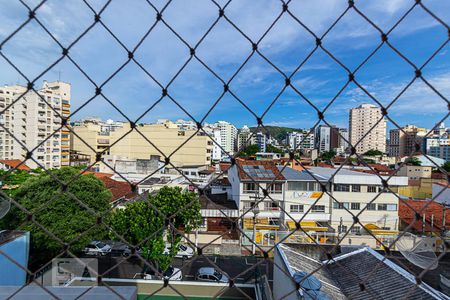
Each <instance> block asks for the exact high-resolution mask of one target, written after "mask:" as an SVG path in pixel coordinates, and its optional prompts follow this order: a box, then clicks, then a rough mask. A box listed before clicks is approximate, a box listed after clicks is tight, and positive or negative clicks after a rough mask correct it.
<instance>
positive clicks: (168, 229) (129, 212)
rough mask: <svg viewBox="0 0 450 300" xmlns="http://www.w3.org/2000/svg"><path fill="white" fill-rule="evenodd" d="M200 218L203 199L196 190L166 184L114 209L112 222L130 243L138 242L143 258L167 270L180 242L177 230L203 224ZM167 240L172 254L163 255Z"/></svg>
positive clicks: (189, 229)
mask: <svg viewBox="0 0 450 300" xmlns="http://www.w3.org/2000/svg"><path fill="white" fill-rule="evenodd" d="M201 220H202V218H201V214H200V201H199V199H198V196H197V195H196V194H195V193H192V192H186V191H182V190H181V188H179V187H167V186H165V187H163V188H161V189H160V190H159V192H158V193H157V194H156V195H149V196H148V198H147V199H145V200H141V201H135V202H132V203H129V204H127V205H126V207H125V209H118V210H115V211H114V212H113V214H112V216H111V220H110V224H111V227H112V228H113V229H114V231H116V232H117V233H118V234H120V235H121V236H123V237H124V238H125V239H126V240H127V242H129V243H131V244H133V245H139V246H140V247H141V248H142V249H143V250H144V251H143V255H144V257H145V258H146V259H148V260H151V261H152V262H154V263H155V264H156V267H157V268H158V269H161V270H166V269H167V268H168V267H169V266H170V264H171V262H172V259H173V257H174V256H175V254H176V252H177V249H178V244H179V242H180V241H181V234H180V233H179V232H178V230H183V231H184V232H185V233H190V232H192V230H194V229H196V228H198V227H199V226H200V224H201ZM113 238H114V237H113ZM166 242H168V243H171V244H172V247H171V253H169V254H166V255H164V254H163V252H164V248H165V243H166Z"/></svg>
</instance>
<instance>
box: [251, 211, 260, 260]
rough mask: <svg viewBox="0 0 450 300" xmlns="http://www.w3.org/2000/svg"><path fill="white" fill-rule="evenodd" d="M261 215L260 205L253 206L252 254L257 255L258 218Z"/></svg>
mask: <svg viewBox="0 0 450 300" xmlns="http://www.w3.org/2000/svg"><path fill="white" fill-rule="evenodd" d="M258 214H259V207H258V204H255V205H254V206H253V243H252V254H253V255H255V251H256V245H255V243H256V216H257V215H258Z"/></svg>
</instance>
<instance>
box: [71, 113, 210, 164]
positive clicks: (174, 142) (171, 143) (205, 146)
mask: <svg viewBox="0 0 450 300" xmlns="http://www.w3.org/2000/svg"><path fill="white" fill-rule="evenodd" d="M118 124H119V123H116V125H118ZM121 124H122V126H114V127H113V128H114V130H110V131H108V130H102V128H106V127H105V124H104V122H101V121H100V122H99V121H95V120H88V121H85V122H78V123H76V124H74V126H73V130H74V132H75V133H76V135H77V136H79V138H78V137H77V136H75V135H73V136H72V141H71V147H72V149H71V150H73V151H76V152H77V153H81V154H84V155H89V156H90V157H91V163H94V162H95V158H96V153H94V152H93V151H92V150H91V149H90V148H89V147H87V146H86V144H88V145H90V146H91V147H92V148H93V149H95V151H96V152H97V153H99V152H104V155H109V156H110V157H120V158H128V159H149V158H150V157H151V156H155V155H157V156H160V157H161V159H162V160H164V156H169V155H171V154H172V155H171V157H170V161H171V162H172V163H173V164H174V165H175V166H177V167H182V166H188V165H189V166H192V165H196V166H199V165H209V164H210V163H211V156H212V149H213V141H212V140H211V139H210V137H209V136H207V135H205V134H202V133H201V132H198V133H196V130H180V129H179V128H178V126H177V125H176V124H175V123H172V122H170V121H167V120H166V121H165V122H164V123H159V124H143V125H138V127H137V129H138V130H139V132H140V133H141V134H142V135H143V136H144V137H145V138H144V137H143V136H142V135H141V134H140V133H138V132H137V131H136V130H133V131H131V132H130V133H128V132H129V131H130V130H131V126H130V124H129V123H121ZM127 133H128V134H127ZM123 136H124V137H123ZM191 136H192V138H191ZM121 137H123V138H122V139H121ZM81 139H82V140H84V141H85V142H86V144H85V143H83V142H82V141H81ZM149 141H150V142H151V143H152V144H153V145H154V146H153V145H152V144H151V143H150V142H149ZM110 146H111V147H110ZM180 146H181V147H180ZM109 147H110V148H109ZM178 147H180V148H179V149H178V150H177V148H178ZM161 152H162V153H161Z"/></svg>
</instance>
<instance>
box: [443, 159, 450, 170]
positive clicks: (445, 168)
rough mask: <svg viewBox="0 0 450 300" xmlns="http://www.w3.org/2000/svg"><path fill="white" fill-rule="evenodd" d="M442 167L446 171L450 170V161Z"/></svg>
mask: <svg viewBox="0 0 450 300" xmlns="http://www.w3.org/2000/svg"><path fill="white" fill-rule="evenodd" d="M442 168H443V169H444V170H445V171H447V172H450V161H446V162H445V164H443V165H442Z"/></svg>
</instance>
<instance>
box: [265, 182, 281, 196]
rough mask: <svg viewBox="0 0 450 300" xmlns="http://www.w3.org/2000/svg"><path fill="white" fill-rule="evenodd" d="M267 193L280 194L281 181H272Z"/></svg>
mask: <svg viewBox="0 0 450 300" xmlns="http://www.w3.org/2000/svg"><path fill="white" fill-rule="evenodd" d="M268 190H269V193H273V194H281V193H282V191H283V185H282V184H281V183H274V184H272V185H270V186H269V187H268Z"/></svg>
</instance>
